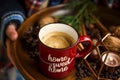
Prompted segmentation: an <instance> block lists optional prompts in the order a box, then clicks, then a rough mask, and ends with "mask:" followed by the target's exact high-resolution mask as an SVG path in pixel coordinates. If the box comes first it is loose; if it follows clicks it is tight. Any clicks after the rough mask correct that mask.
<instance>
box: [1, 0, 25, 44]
mask: <svg viewBox="0 0 120 80" xmlns="http://www.w3.org/2000/svg"><path fill="white" fill-rule="evenodd" d="M22 1H23V0H0V40H1V42H2V44H3V45H5V29H6V24H8V23H9V22H10V21H12V20H13V21H16V22H18V23H19V24H21V23H22V22H23V21H24V19H25V6H24V4H23V3H22Z"/></svg>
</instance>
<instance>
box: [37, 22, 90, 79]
mask: <svg viewBox="0 0 120 80" xmlns="http://www.w3.org/2000/svg"><path fill="white" fill-rule="evenodd" d="M52 32H63V33H67V34H68V35H70V36H71V37H72V38H73V39H74V42H73V44H72V45H71V46H69V47H66V48H54V47H51V46H48V45H47V44H45V41H46V40H47V39H48V38H49V36H50V35H51V33H52ZM55 34H56V33H55ZM46 36H47V38H45V37H46ZM57 36H58V35H57ZM43 38H44V39H43ZM58 38H59V37H58ZM39 39H40V43H39V58H40V62H39V64H40V69H41V72H42V73H43V74H44V75H45V76H46V77H49V78H64V77H66V76H68V75H69V74H70V73H71V72H72V71H73V69H74V66H75V61H76V59H77V58H80V57H85V56H86V55H87V54H88V53H89V51H90V50H91V49H92V41H91V39H90V37H89V36H79V35H78V33H77V32H76V30H75V29H74V28H72V27H71V26H69V25H67V24H63V23H51V24H47V25H45V26H44V27H42V28H41V29H40V31H39ZM54 41H55V42H54ZM56 41H59V39H58V40H54V39H53V40H51V41H50V40H48V43H52V45H53V44H54V43H55V44H57V43H56ZM81 42H88V43H89V45H88V46H87V47H86V48H85V49H84V50H82V51H79V50H78V49H77V46H78V44H79V43H81ZM58 43H59V42H58ZM61 44H62V43H60V45H61ZM64 44H65V43H63V45H64Z"/></svg>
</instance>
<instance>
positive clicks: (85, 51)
mask: <svg viewBox="0 0 120 80" xmlns="http://www.w3.org/2000/svg"><path fill="white" fill-rule="evenodd" d="M81 42H88V43H89V44H88V45H87V46H86V48H85V49H83V50H82V51H79V50H77V55H76V58H79V57H82V58H84V57H85V56H86V55H87V54H88V53H89V52H90V51H91V50H92V40H91V39H90V37H89V36H80V38H79V40H78V43H77V45H78V44H79V43H81Z"/></svg>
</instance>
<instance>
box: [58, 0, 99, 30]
mask: <svg viewBox="0 0 120 80" xmlns="http://www.w3.org/2000/svg"><path fill="white" fill-rule="evenodd" d="M67 8H68V9H71V11H73V12H76V13H75V14H72V15H67V16H60V17H59V18H60V19H59V20H60V21H61V22H63V23H66V24H69V25H71V26H72V27H73V28H75V30H76V31H77V32H80V30H81V29H80V26H81V24H82V23H85V25H86V26H87V25H88V24H89V23H94V21H93V19H92V18H91V17H90V16H91V15H92V14H93V12H95V11H96V10H97V7H96V5H95V4H94V3H93V2H92V1H91V0H74V1H72V2H70V3H68V6H67Z"/></svg>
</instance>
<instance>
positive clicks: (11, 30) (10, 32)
mask: <svg viewBox="0 0 120 80" xmlns="http://www.w3.org/2000/svg"><path fill="white" fill-rule="evenodd" d="M6 35H7V37H8V38H9V39H10V40H12V41H15V40H16V39H17V37H18V33H17V31H16V26H15V25H14V24H10V25H8V27H7V29H6Z"/></svg>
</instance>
